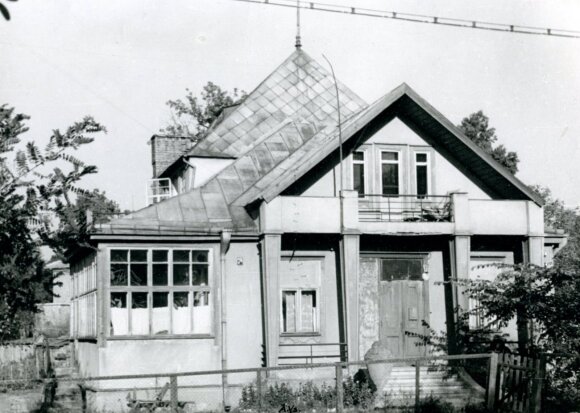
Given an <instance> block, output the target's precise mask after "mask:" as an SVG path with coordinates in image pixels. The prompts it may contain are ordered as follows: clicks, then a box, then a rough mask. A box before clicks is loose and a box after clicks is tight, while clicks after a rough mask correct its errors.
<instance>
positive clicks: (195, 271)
mask: <svg viewBox="0 0 580 413" xmlns="http://www.w3.org/2000/svg"><path fill="white" fill-rule="evenodd" d="M207 278H208V274H207V265H203V264H192V266H191V282H192V285H208V283H207Z"/></svg>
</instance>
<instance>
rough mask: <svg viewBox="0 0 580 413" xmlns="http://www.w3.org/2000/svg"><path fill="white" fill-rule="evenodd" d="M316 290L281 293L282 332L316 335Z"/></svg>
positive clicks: (317, 329) (285, 291)
mask: <svg viewBox="0 0 580 413" xmlns="http://www.w3.org/2000/svg"><path fill="white" fill-rule="evenodd" d="M316 298H317V291H316V290H304V289H297V290H283V291H282V332H283V333H316V332H318V331H319V328H318V304H317V300H316Z"/></svg>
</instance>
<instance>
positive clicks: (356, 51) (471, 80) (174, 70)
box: [0, 0, 580, 209]
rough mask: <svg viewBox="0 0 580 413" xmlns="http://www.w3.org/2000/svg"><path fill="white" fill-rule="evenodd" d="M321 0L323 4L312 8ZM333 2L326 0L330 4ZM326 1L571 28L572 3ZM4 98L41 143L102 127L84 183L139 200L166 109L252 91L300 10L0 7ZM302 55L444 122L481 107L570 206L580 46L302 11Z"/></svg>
mask: <svg viewBox="0 0 580 413" xmlns="http://www.w3.org/2000/svg"><path fill="white" fill-rule="evenodd" d="M322 2H324V1H322ZM326 2H330V0H328V1H326ZM332 2H333V3H335V4H343V5H348V6H356V7H367V8H374V9H382V10H391V11H397V12H399V13H402V12H407V13H418V14H425V15H435V16H441V17H454V18H464V19H469V20H479V21H491V22H498V23H506V24H515V25H525V26H540V27H551V28H559V29H568V30H580V2H579V1H577V0H551V1H549V2H548V1H541V0H390V1H387V0H380V1H379V0H333V1H332ZM3 3H4V4H5V5H6V6H7V7H8V8H9V10H10V12H11V14H12V19H11V20H10V21H9V22H6V21H4V20H0V104H2V103H7V104H9V105H10V106H14V107H15V108H16V110H17V111H18V112H21V113H26V114H28V115H30V116H31V120H30V121H29V125H30V131H29V132H28V133H26V134H25V135H23V136H22V138H23V141H27V140H35V141H36V142H37V143H38V144H39V145H44V144H46V143H47V142H48V138H49V137H50V134H51V131H52V130H53V129H57V128H61V129H65V128H66V127H67V126H69V125H70V124H72V123H73V122H75V121H77V120H80V119H82V117H84V116H85V115H92V116H93V117H94V118H95V119H96V120H97V121H99V122H100V123H102V124H103V125H105V126H106V128H107V130H108V133H107V134H106V135H103V136H99V137H98V138H97V139H96V140H95V142H93V143H91V144H90V145H88V146H87V147H85V148H82V149H81V150H79V151H78V154H75V156H77V157H79V158H81V159H83V160H85V161H86V162H88V163H91V164H94V165H96V166H97V167H98V169H99V173H98V174H96V175H94V176H91V177H89V179H86V181H85V183H84V187H86V188H100V189H102V190H104V191H105V192H106V194H107V196H109V197H110V198H112V199H114V200H116V201H117V202H118V203H119V204H120V205H121V207H122V208H123V209H139V208H142V207H143V206H145V188H146V182H147V180H148V179H149V178H151V174H152V170H151V155H150V146H149V145H148V144H147V143H148V141H149V139H150V138H151V136H152V135H153V134H155V133H157V132H159V130H160V128H163V127H164V126H165V125H166V123H167V122H168V121H169V119H170V112H169V109H168V107H167V106H166V102H167V101H168V100H170V99H177V98H181V97H183V96H185V94H186V89H187V88H188V89H191V90H192V91H194V92H199V91H200V90H201V88H202V87H203V85H205V84H206V83H207V82H208V81H213V82H214V83H216V84H218V85H220V86H222V87H224V88H226V89H233V88H236V87H237V88H240V89H243V90H246V91H251V90H252V89H254V88H255V87H256V86H257V85H258V83H259V82H260V81H261V80H263V79H264V78H265V77H266V76H267V75H268V74H269V73H270V72H271V71H272V70H273V69H275V68H276V67H277V66H278V65H279V64H280V63H281V62H282V61H283V60H284V59H285V58H286V57H287V56H288V55H289V54H290V53H292V52H293V50H294V36H295V30H296V29H295V26H296V12H295V10H294V9H291V8H284V7H275V6H267V5H260V4H250V3H243V2H236V1H232V0H166V1H159V0H156V1H154V0H123V1H112V0H106V1H103V0H83V1H78V0H76V1H75V0H58V1H57V0H26V1H24V0H23V1H19V2H3ZM301 27H302V43H303V49H304V50H305V51H306V52H307V53H308V54H309V55H310V56H312V57H313V58H314V59H316V60H318V61H319V62H320V63H321V64H323V65H325V66H326V63H325V61H324V59H323V57H322V54H324V55H326V56H327V57H328V58H329V59H330V61H331V62H332V64H333V66H334V69H335V72H336V76H337V77H338V78H339V79H340V80H341V81H342V82H343V83H345V84H346V85H347V86H349V87H350V88H351V89H352V90H353V91H355V92H356V93H357V94H359V96H361V97H362V98H363V99H365V100H366V101H367V102H369V103H370V102H372V101H374V100H376V99H378V98H379V97H381V96H382V95H384V94H386V93H388V92H389V91H390V90H392V89H393V88H395V87H396V86H398V85H399V84H401V83H402V82H406V83H407V84H409V85H410V86H411V87H412V88H413V89H415V90H416V91H417V92H418V93H419V94H420V95H421V96H423V97H424V98H425V99H427V101H429V102H430V103H431V104H432V105H433V106H434V107H435V108H437V109H438V110H439V111H440V112H442V113H443V114H444V115H445V116H446V117H447V118H449V119H450V120H451V121H452V122H453V123H455V124H458V123H460V121H461V119H462V118H463V117H465V116H467V115H469V114H470V113H473V112H475V111H477V110H483V112H484V113H485V114H486V115H487V116H489V118H490V123H491V125H492V126H494V127H495V128H496V132H497V135H498V137H499V143H502V144H504V145H505V146H506V147H507V148H508V149H509V150H514V151H516V152H517V153H518V155H519V157H520V159H521V162H520V165H519V167H520V172H518V174H517V176H518V177H519V178H520V179H521V180H523V181H524V182H525V183H527V184H540V185H543V186H547V187H549V188H550V189H551V190H552V192H553V194H554V195H555V196H556V197H558V198H560V199H562V200H564V201H565V202H566V204H567V205H568V206H570V207H575V206H578V205H580V185H579V183H580V182H579V180H578V177H579V176H580V147H579V144H578V141H579V139H580V39H565V38H557V37H548V36H531V35H522V34H510V33H498V32H488V31H480V30H473V29H462V28H451V27H443V26H435V25H431V24H416V23H407V22H400V21H393V20H388V19H377V18H369V17H361V16H352V15H348V14H333V13H322V12H316V11H309V10H304V11H303V12H302V14H301Z"/></svg>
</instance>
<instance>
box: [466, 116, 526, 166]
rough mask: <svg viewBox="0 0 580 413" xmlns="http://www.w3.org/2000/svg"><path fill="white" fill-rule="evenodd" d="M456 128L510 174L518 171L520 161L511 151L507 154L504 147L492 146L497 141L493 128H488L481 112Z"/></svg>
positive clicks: (486, 119)
mask: <svg viewBox="0 0 580 413" xmlns="http://www.w3.org/2000/svg"><path fill="white" fill-rule="evenodd" d="M458 128H459V129H461V130H462V131H463V133H464V134H465V135H466V136H467V137H468V138H469V139H471V140H472V141H473V142H474V143H475V144H476V145H477V146H479V147H480V148H481V149H483V150H484V151H485V152H487V153H488V154H489V155H491V157H492V158H493V159H495V160H496V161H497V162H499V163H500V164H501V165H503V166H504V167H506V168H507V169H508V170H509V171H510V172H511V173H512V174H515V173H516V172H517V171H518V163H519V161H520V160H519V158H518V154H517V153H516V152H512V151H509V152H508V150H507V149H506V148H505V146H504V145H501V144H500V145H497V146H494V144H495V142H496V141H497V139H498V138H497V136H496V134H495V128H490V127H489V118H488V117H487V116H486V115H484V113H483V112H482V111H481V110H480V111H478V112H475V113H472V114H471V115H469V116H468V117H466V118H463V120H462V121H461V124H460V125H458Z"/></svg>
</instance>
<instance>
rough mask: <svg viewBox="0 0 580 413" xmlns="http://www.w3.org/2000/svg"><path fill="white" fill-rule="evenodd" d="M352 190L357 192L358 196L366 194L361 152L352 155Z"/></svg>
mask: <svg viewBox="0 0 580 413" xmlns="http://www.w3.org/2000/svg"><path fill="white" fill-rule="evenodd" d="M352 189H353V190H355V191H357V192H358V194H359V196H363V195H364V194H365V192H366V188H365V153H364V152H361V151H356V152H353V154H352Z"/></svg>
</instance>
